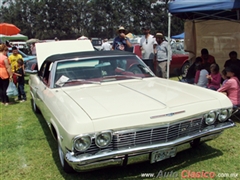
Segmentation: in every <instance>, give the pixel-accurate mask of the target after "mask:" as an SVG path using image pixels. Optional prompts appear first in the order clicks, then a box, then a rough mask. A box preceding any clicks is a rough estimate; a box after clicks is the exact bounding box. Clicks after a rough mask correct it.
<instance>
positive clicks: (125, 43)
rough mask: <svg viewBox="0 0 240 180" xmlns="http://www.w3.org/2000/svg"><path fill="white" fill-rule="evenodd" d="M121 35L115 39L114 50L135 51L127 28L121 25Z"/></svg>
mask: <svg viewBox="0 0 240 180" xmlns="http://www.w3.org/2000/svg"><path fill="white" fill-rule="evenodd" d="M117 32H118V34H119V36H117V37H116V38H115V39H114V40H113V46H112V49H113V50H120V51H131V52H132V51H133V49H132V44H131V42H130V40H129V38H128V37H127V36H126V29H125V28H124V27H122V26H121V27H120V28H119V29H118V30H117Z"/></svg>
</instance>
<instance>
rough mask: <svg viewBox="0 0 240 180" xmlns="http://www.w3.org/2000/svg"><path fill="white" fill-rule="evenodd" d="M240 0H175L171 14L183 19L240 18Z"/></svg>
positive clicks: (171, 5) (171, 6) (170, 6)
mask: <svg viewBox="0 0 240 180" xmlns="http://www.w3.org/2000/svg"><path fill="white" fill-rule="evenodd" d="M239 10H240V0H174V1H171V2H170V3H169V11H170V13H171V14H173V15H175V16H178V17H180V18H183V19H194V20H196V19H225V20H239V19H240V14H239Z"/></svg>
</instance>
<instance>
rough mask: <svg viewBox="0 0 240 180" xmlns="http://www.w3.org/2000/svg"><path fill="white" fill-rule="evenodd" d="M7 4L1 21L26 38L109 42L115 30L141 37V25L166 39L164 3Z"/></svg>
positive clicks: (52, 0)
mask: <svg viewBox="0 0 240 180" xmlns="http://www.w3.org/2000/svg"><path fill="white" fill-rule="evenodd" d="M159 2H160V1H157V3H156V0H138V1H136V0H122V1H118V0H81V1H79V0H18V1H13V0H8V6H3V7H2V8H1V15H2V16H1V19H2V20H3V21H4V22H9V23H13V24H15V25H17V26H18V27H19V28H20V29H21V33H22V34H25V35H27V36H28V37H29V38H39V39H53V38H54V37H58V38H59V39H76V38H78V37H80V36H81V35H85V36H88V37H102V38H111V37H114V36H116V30H117V29H118V27H119V26H124V27H125V28H126V29H128V30H129V31H130V32H132V33H133V34H141V33H142V31H141V27H142V26H143V25H148V26H151V32H152V34H154V33H156V32H162V33H164V34H165V35H167V31H168V10H167V0H165V3H159ZM182 31H183V21H181V20H179V19H178V18H176V17H172V28H171V32H172V34H173V35H175V34H178V33H181V32H182Z"/></svg>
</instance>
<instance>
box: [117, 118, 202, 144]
mask: <svg viewBox="0 0 240 180" xmlns="http://www.w3.org/2000/svg"><path fill="white" fill-rule="evenodd" d="M203 126H204V123H203V122H202V119H201V118H199V119H194V120H190V121H185V122H180V123H176V124H170V125H168V126H164V127H156V128H151V129H146V130H139V131H136V132H126V133H124V132H123V133H121V132H119V133H117V134H115V135H114V137H113V144H114V149H118V148H122V147H133V146H137V145H143V144H144V145H148V144H152V143H162V142H169V141H173V140H176V139H178V138H181V137H185V136H188V135H191V134H194V133H197V132H199V131H200V130H201V129H202V128H203Z"/></svg>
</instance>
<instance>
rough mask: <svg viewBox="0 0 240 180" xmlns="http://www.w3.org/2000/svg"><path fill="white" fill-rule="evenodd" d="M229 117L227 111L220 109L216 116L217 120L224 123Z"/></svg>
mask: <svg viewBox="0 0 240 180" xmlns="http://www.w3.org/2000/svg"><path fill="white" fill-rule="evenodd" d="M228 116H229V111H228V110H227V109H221V110H220V111H219V114H218V120H219V121H220V122H224V121H225V120H227V118H228Z"/></svg>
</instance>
